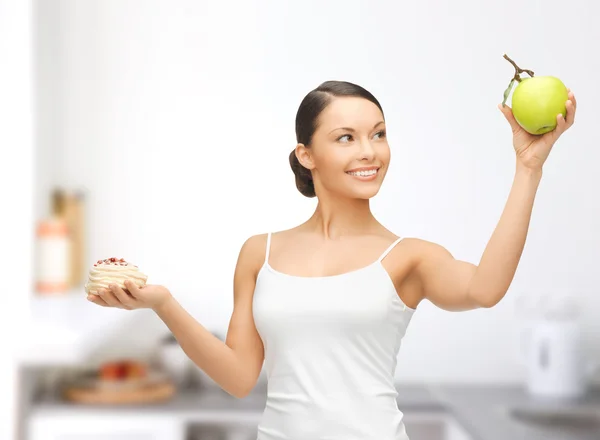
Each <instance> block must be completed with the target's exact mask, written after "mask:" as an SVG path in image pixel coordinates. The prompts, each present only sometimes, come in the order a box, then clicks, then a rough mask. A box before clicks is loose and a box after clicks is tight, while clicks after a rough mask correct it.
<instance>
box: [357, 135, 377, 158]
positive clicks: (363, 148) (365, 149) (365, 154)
mask: <svg viewBox="0 0 600 440" xmlns="http://www.w3.org/2000/svg"><path fill="white" fill-rule="evenodd" d="M374 158H375V149H374V148H373V146H372V145H371V142H369V141H368V140H365V141H364V142H361V143H360V160H369V161H371V160H373V159H374Z"/></svg>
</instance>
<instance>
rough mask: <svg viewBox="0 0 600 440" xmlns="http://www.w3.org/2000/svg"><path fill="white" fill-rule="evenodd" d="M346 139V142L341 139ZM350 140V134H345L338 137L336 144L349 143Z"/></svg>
mask: <svg viewBox="0 0 600 440" xmlns="http://www.w3.org/2000/svg"><path fill="white" fill-rule="evenodd" d="M345 138H348V140H347V141H344V140H343V139H345ZM350 139H352V135H351V134H345V135H343V136H340V137H339V138H337V140H338V142H344V143H345V142H350Z"/></svg>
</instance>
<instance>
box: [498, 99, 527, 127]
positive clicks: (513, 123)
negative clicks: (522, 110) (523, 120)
mask: <svg viewBox="0 0 600 440" xmlns="http://www.w3.org/2000/svg"><path fill="white" fill-rule="evenodd" d="M498 108H499V109H500V111H501V112H502V114H503V115H504V117H505V118H506V120H507V121H508V123H509V124H510V128H512V131H513V133H515V132H517V131H518V130H520V128H521V126H520V125H519V123H518V122H517V120H516V119H515V116H514V115H513V112H512V109H511V108H510V107H509V106H508V105H504V107H503V106H502V104H498Z"/></svg>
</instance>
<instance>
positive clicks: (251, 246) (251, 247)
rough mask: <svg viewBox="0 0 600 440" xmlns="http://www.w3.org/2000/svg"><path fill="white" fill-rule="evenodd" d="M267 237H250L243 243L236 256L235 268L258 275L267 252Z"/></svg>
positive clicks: (261, 235)
mask: <svg viewBox="0 0 600 440" xmlns="http://www.w3.org/2000/svg"><path fill="white" fill-rule="evenodd" d="M267 235H268V234H257V235H252V236H250V237H248V238H247V239H246V241H244V243H243V244H242V247H241V249H240V253H239V256H238V262H237V268H238V269H239V270H244V271H250V272H251V273H253V274H254V275H256V274H258V271H259V270H260V267H261V266H262V264H263V263H264V260H265V256H266V252H267Z"/></svg>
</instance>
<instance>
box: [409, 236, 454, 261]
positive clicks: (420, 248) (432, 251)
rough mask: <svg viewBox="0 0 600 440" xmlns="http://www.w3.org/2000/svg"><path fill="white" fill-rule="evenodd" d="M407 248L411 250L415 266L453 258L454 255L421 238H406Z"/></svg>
mask: <svg viewBox="0 0 600 440" xmlns="http://www.w3.org/2000/svg"><path fill="white" fill-rule="evenodd" d="M403 242H405V243H406V246H407V248H409V249H410V251H411V254H412V256H413V260H414V263H415V264H423V263H425V264H426V263H427V262H432V261H435V260H438V259H440V258H442V259H443V258H447V257H452V254H451V253H450V252H449V251H448V250H447V249H446V248H445V247H444V246H442V245H440V244H438V243H434V242H432V241H428V240H424V239H421V238H413V237H410V238H405V239H404V240H403Z"/></svg>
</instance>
